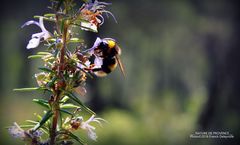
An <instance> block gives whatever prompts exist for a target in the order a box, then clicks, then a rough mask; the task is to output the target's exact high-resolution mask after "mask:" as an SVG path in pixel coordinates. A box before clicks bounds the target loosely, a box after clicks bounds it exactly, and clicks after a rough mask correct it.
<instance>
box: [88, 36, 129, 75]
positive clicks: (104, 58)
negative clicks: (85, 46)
mask: <svg viewBox="0 0 240 145" xmlns="http://www.w3.org/2000/svg"><path fill="white" fill-rule="evenodd" d="M87 51H88V53H89V54H91V58H90V62H91V66H93V67H92V68H91V70H92V72H93V73H94V74H95V75H96V76H98V77H104V76H106V75H107V74H109V73H111V72H112V71H113V70H115V69H116V67H117V65H119V68H120V70H121V72H122V74H123V76H125V71H124V67H123V65H122V62H121V59H120V57H119V56H120V55H121V48H120V47H119V46H118V45H117V43H116V41H115V40H114V39H112V38H104V39H100V38H97V39H96V41H95V43H94V45H93V47H92V48H90V49H89V50H87Z"/></svg>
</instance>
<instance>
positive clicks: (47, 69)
mask: <svg viewBox="0 0 240 145" xmlns="http://www.w3.org/2000/svg"><path fill="white" fill-rule="evenodd" d="M38 69H40V70H42V71H45V72H50V73H53V70H51V69H49V68H47V67H39V68H38Z"/></svg>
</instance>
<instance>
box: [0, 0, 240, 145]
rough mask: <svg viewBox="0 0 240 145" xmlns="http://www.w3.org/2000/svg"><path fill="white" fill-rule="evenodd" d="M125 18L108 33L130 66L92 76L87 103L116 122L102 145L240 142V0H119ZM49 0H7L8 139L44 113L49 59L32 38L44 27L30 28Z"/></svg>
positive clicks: (4, 81) (2, 118)
mask: <svg viewBox="0 0 240 145" xmlns="http://www.w3.org/2000/svg"><path fill="white" fill-rule="evenodd" d="M110 2H112V3H113V5H112V6H110V8H109V9H110V10H111V12H113V13H114V15H115V17H116V18H117V20H118V24H116V23H114V20H113V19H112V18H109V19H106V22H105V25H103V27H101V29H100V33H99V34H97V35H96V34H89V33H90V32H89V33H88V34H86V35H85V38H87V40H88V41H87V43H88V46H91V45H92V43H93V42H94V40H95V38H96V36H99V37H101V38H104V37H112V38H115V39H116V40H117V41H118V43H119V45H120V46H121V47H122V51H123V54H122V57H121V58H122V61H123V63H124V65H125V68H126V73H127V78H126V79H124V78H123V77H122V76H121V74H120V71H119V70H116V71H114V72H113V73H111V74H110V75H109V76H108V77H105V78H97V79H94V80H89V83H88V87H87V90H88V95H87V98H85V100H86V103H87V104H88V105H90V106H91V108H92V109H93V110H94V111H96V112H97V113H98V114H99V116H100V117H102V118H104V119H106V120H107V121H108V122H109V124H106V125H104V127H103V128H101V127H98V128H97V133H98V136H99V138H98V141H97V142H90V143H89V144H96V145H108V144H109V145H110V144H114V145H149V144H151V145H161V144H163V145H185V144H194V145H217V144H228V145H234V144H235V145H237V144H239V143H240V116H239V114H240V105H239V104H240V103H239V101H240V98H239V97H240V91H239V90H240V47H239V46H240V41H239V37H240V28H239V26H240V15H239V14H240V9H239V4H240V2H238V1H234V0H218V1H214V0H212V1H209V0H181V1H180V0H148V1H146V0H131V1H128V0H121V1H117V0H112V1H110ZM48 5H49V3H48V1H47V0H21V1H18V0H12V1H11V2H10V1H7V0H3V1H1V9H0V12H1V17H0V18H1V24H0V32H1V35H0V38H1V39H0V56H1V57H0V66H1V71H0V80H1V84H0V89H1V91H0V144H1V145H7V144H14V145H18V144H24V143H23V142H21V141H19V140H16V139H13V138H12V137H10V135H9V134H8V132H7V130H6V129H5V127H6V126H9V125H12V123H13V122H14V121H17V122H19V123H23V122H24V120H26V119H34V116H33V113H35V112H38V113H41V109H42V108H39V107H38V106H37V105H35V104H33V103H32V102H31V100H32V98H37V97H41V95H42V94H34V93H16V92H13V91H12V89H14V88H20V87H29V86H35V85H36V82H35V79H34V77H33V76H34V74H35V73H36V72H38V70H37V67H38V66H39V65H41V62H40V61H37V60H28V59H27V56H28V55H30V54H33V53H35V52H36V51H37V50H36V49H38V50H39V49H41V48H36V49H35V50H26V49H25V47H26V44H27V43H28V40H29V38H30V37H31V34H32V33H33V32H38V31H39V30H38V28H36V27H34V26H31V27H27V28H25V29H21V28H20V26H21V25H22V24H23V23H24V22H26V21H28V20H29V19H32V16H33V15H41V14H44V13H45V12H49V11H50V10H49V9H47V6H48ZM195 131H228V132H230V133H231V134H233V135H234V138H233V139H192V138H190V137H189V136H190V134H192V133H194V132H195Z"/></svg>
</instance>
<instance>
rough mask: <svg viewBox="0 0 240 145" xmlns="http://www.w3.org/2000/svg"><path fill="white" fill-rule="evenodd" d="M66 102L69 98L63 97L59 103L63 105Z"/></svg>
mask: <svg viewBox="0 0 240 145" xmlns="http://www.w3.org/2000/svg"><path fill="white" fill-rule="evenodd" d="M68 100H69V97H68V96H64V97H63V98H62V99H61V101H60V102H62V103H65V102H67V101H68Z"/></svg>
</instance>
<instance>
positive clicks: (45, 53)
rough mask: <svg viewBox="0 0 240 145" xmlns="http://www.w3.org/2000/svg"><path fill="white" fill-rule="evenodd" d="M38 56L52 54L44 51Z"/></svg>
mask: <svg viewBox="0 0 240 145" xmlns="http://www.w3.org/2000/svg"><path fill="white" fill-rule="evenodd" d="M37 54H38V55H49V54H51V53H49V52H44V51H41V52H38V53H37Z"/></svg>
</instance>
